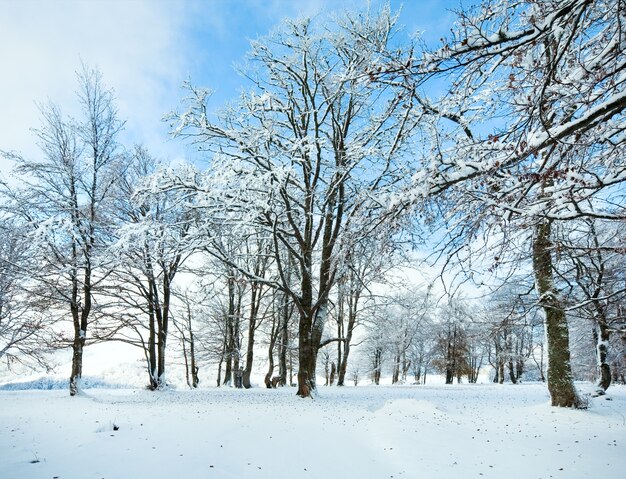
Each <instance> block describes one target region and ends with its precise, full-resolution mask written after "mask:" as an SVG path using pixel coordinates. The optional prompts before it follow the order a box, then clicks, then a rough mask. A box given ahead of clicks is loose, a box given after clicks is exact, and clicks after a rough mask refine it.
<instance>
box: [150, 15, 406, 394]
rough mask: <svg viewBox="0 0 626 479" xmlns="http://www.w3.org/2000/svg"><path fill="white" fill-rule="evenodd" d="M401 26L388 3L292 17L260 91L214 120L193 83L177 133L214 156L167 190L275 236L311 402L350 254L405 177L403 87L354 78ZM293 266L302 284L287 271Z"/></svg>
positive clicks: (264, 49)
mask: <svg viewBox="0 0 626 479" xmlns="http://www.w3.org/2000/svg"><path fill="white" fill-rule="evenodd" d="M394 31H395V18H394V17H392V16H391V14H390V13H389V11H388V9H387V10H384V11H383V12H381V13H380V14H379V15H371V14H369V13H368V14H365V15H358V16H355V17H350V16H347V17H345V18H342V19H340V20H339V21H337V22H336V23H326V24H322V23H321V22H320V21H319V20H317V21H312V20H310V19H304V20H300V21H297V22H286V23H285V24H284V25H283V26H282V28H280V29H279V30H276V31H275V32H274V33H273V34H272V35H271V36H270V37H268V38H266V39H261V40H259V41H255V42H252V50H251V52H250V54H249V58H248V64H249V65H248V69H247V70H246V71H245V75H246V77H247V78H248V79H249V80H250V81H251V83H252V87H251V90H250V91H248V92H246V93H244V94H243V95H242V97H241V98H240V99H239V101H238V102H237V103H236V104H235V105H233V106H232V107H230V108H226V109H225V110H222V111H221V112H219V113H218V114H217V116H214V115H212V113H211V109H210V107H209V105H208V99H209V96H210V95H209V92H208V91H207V90H205V89H199V88H195V87H193V86H191V85H187V88H188V91H189V97H188V98H187V99H186V102H185V103H186V104H185V110H184V111H182V112H179V113H177V114H174V115H172V118H171V120H172V126H173V128H174V133H175V135H176V136H180V137H186V138H188V139H191V140H192V141H193V142H194V143H195V144H196V145H198V147H199V148H200V149H201V150H204V151H207V152H208V153H210V154H212V155H213V157H212V163H211V167H210V168H209V170H208V171H207V172H205V173H204V174H202V175H198V174H197V172H194V171H193V170H192V169H187V173H188V174H186V175H185V174H183V172H177V174H175V175H171V176H170V177H169V178H161V181H160V182H159V183H158V187H159V188H168V189H177V190H178V191H180V192H181V193H182V194H185V195H189V194H197V195H199V196H198V198H199V199H198V200H197V204H198V205H201V207H203V208H204V209H205V211H208V212H209V213H208V214H207V215H206V216H207V217H209V218H211V220H210V221H212V222H218V223H219V222H223V223H230V224H240V225H244V224H247V225H248V226H253V227H254V229H256V230H260V231H262V232H263V234H264V235H266V236H267V237H268V238H269V241H270V243H271V245H272V246H271V254H272V257H273V258H272V260H273V262H274V264H275V267H276V269H277V271H278V278H277V279H275V280H265V282H266V283H267V284H270V285H271V286H273V287H275V288H278V289H280V290H281V291H283V292H284V293H285V294H287V295H288V296H289V297H290V300H291V302H293V304H294V305H295V308H296V310H297V312H298V316H299V323H298V352H299V353H298V354H299V365H298V395H299V396H302V397H307V396H310V395H311V393H312V391H313V390H314V389H315V369H316V360H317V354H318V349H319V348H320V345H321V340H322V335H323V330H324V325H325V323H326V321H327V317H328V309H329V294H330V292H331V290H332V288H333V287H334V286H335V284H336V281H337V266H338V264H339V260H340V258H341V257H343V256H344V255H345V254H347V252H348V251H350V249H351V247H352V245H353V244H356V243H358V242H359V241H360V239H361V238H363V237H365V236H366V235H368V234H370V233H371V232H372V231H373V230H375V229H376V228H380V227H381V225H382V224H384V222H383V221H382V220H383V219H384V218H380V217H378V215H377V212H378V210H379V208H380V205H381V202H382V198H383V197H388V196H389V195H390V193H391V191H393V190H395V188H396V187H397V184H398V183H400V182H402V181H403V180H404V179H406V175H405V173H406V171H407V169H406V165H403V164H402V162H403V161H408V157H407V156H406V155H404V153H405V152H406V147H407V145H408V138H409V136H410V134H411V132H412V130H413V127H414V121H413V120H412V115H411V113H410V110H409V109H407V108H404V106H403V105H404V101H402V100H401V98H402V92H401V91H400V90H399V89H398V88H396V87H394V86H390V85H381V84H377V83H373V82H371V81H369V80H367V81H363V80H362V79H358V78H355V77H354V72H356V71H364V70H369V69H371V68H373V67H374V66H375V65H376V64H377V62H378V59H379V58H380V56H381V52H385V51H388V50H390V49H391V46H390V41H391V37H392V36H393V34H394ZM205 234H206V235H207V236H209V237H210V235H211V234H212V228H211V227H207V228H206V230H205ZM221 259H222V260H223V261H225V262H226V263H227V264H233V262H232V261H230V260H229V258H227V257H223V258H221ZM290 262H293V264H294V265H295V267H296V269H297V282H295V281H294V280H293V276H292V278H291V279H289V278H288V277H287V276H288V275H287V274H286V269H287V265H288V264H289V263H290ZM233 266H236V265H233ZM240 269H241V268H240ZM243 272H244V274H246V275H247V276H248V277H250V278H254V273H253V272H252V271H243Z"/></svg>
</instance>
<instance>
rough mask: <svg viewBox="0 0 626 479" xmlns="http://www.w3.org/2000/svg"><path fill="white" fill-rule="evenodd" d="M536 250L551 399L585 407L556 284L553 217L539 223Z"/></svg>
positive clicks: (534, 246)
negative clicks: (577, 390) (574, 372)
mask: <svg viewBox="0 0 626 479" xmlns="http://www.w3.org/2000/svg"><path fill="white" fill-rule="evenodd" d="M532 250H533V270H534V275H535V286H536V288H537V293H538V295H539V303H540V305H541V306H542V308H543V310H544V313H545V324H546V338H547V342H548V374H547V376H548V378H547V379H548V391H549V392H550V397H551V402H552V405H553V406H560V407H577V408H581V407H584V403H583V402H582V401H581V399H580V398H579V396H578V393H577V392H576V388H575V387H574V381H573V377H572V369H571V364H570V349H569V329H568V326H567V318H566V317H565V310H564V308H563V304H562V303H561V300H560V299H559V297H558V293H557V291H556V288H555V286H554V278H553V266H552V241H551V221H550V220H547V219H545V220H543V221H541V222H540V223H539V224H538V225H537V226H536V228H535V235H534V238H533V245H532Z"/></svg>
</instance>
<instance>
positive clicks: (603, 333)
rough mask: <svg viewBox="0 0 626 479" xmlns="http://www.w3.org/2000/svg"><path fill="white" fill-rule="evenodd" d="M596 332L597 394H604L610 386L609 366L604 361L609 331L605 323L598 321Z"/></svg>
mask: <svg viewBox="0 0 626 479" xmlns="http://www.w3.org/2000/svg"><path fill="white" fill-rule="evenodd" d="M597 330H598V344H597V347H596V351H597V355H598V367H599V369H600V379H599V381H598V390H597V391H596V392H597V393H598V394H604V393H605V392H606V390H607V389H608V388H609V386H610V385H611V366H610V365H609V363H608V362H607V361H606V358H607V356H608V353H609V339H610V337H611V331H610V329H609V328H608V326H607V324H606V321H605V320H603V319H600V320H599V321H598V322H597Z"/></svg>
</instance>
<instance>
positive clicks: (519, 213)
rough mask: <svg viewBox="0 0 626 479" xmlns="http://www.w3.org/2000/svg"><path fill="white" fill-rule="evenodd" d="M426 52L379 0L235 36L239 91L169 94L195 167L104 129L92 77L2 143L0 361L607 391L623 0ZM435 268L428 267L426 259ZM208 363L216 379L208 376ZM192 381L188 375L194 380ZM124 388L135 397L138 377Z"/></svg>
mask: <svg viewBox="0 0 626 479" xmlns="http://www.w3.org/2000/svg"><path fill="white" fill-rule="evenodd" d="M455 14H456V23H455V27H454V28H453V29H452V30H451V32H450V35H449V36H448V37H446V38H442V39H441V42H440V43H439V44H437V45H430V44H427V43H426V42H425V41H423V40H421V39H420V38H419V37H409V36H408V35H407V34H406V32H404V31H403V30H402V29H401V28H400V27H399V25H398V22H397V20H398V16H397V12H394V11H392V9H391V8H390V7H389V6H387V7H383V8H381V9H380V10H376V11H374V10H373V9H371V10H363V11H356V12H345V13H342V14H337V15H334V16H330V15H326V16H317V17H312V18H302V19H298V20H285V21H284V22H283V23H282V24H281V25H279V26H278V27H277V28H276V29H275V30H274V31H273V32H272V33H270V34H268V35H267V36H265V37H261V38H259V39H257V40H253V41H251V42H250V50H249V54H248V57H247V58H246V61H245V64H244V65H243V66H241V67H240V68H241V74H242V76H243V78H245V81H246V88H245V90H244V91H242V93H241V94H240V96H239V97H238V99H237V101H235V102H232V103H228V104H226V105H224V104H214V102H213V101H212V90H211V89H210V87H211V86H210V85H209V86H208V87H205V86H200V85H196V84H195V83H194V82H193V81H192V80H189V81H188V82H186V83H185V84H184V86H183V87H184V94H183V95H182V98H181V101H180V104H179V105H172V108H173V110H172V111H171V112H170V113H168V114H167V115H166V116H165V118H164V121H165V122H166V123H167V124H168V126H169V128H170V133H171V136H172V138H173V139H174V141H181V142H186V143H187V144H189V145H193V147H194V148H195V149H196V150H197V152H198V158H199V160H196V161H189V162H176V163H171V164H168V163H166V162H164V161H163V160H160V159H159V152H158V151H149V150H148V149H147V148H146V147H144V146H143V145H141V144H133V145H131V144H124V143H123V141H122V139H121V137H122V132H123V130H124V127H125V120H124V119H123V118H120V115H119V112H118V108H117V106H116V98H115V93H114V91H113V89H112V88H111V87H110V86H109V85H108V84H107V82H106V80H105V75H106V72H101V71H100V70H99V69H98V68H95V67H93V66H91V65H89V64H88V63H87V62H84V63H82V64H81V66H80V68H79V69H78V72H77V74H76V84H75V85H72V87H73V88H75V89H76V92H77V93H76V97H75V101H76V103H77V104H78V105H79V106H80V112H81V113H80V115H78V116H72V115H69V114H67V113H65V110H66V106H65V105H59V104H56V103H54V102H52V101H49V102H47V103H42V104H41V105H40V113H41V123H40V124H39V125H33V126H34V127H35V128H34V129H33V135H34V141H36V142H37V145H38V147H39V150H40V155H39V156H38V157H36V158H30V157H26V156H24V155H22V154H21V153H20V152H16V151H6V150H3V149H2V148H3V147H2V145H1V144H0V154H2V156H3V157H5V158H7V159H10V160H11V161H12V163H13V164H14V165H15V168H14V170H13V171H12V172H11V174H10V175H6V176H2V177H0V230H1V233H0V359H1V360H2V361H3V363H5V364H6V366H7V367H8V368H11V369H13V370H16V371H25V370H31V369H35V370H43V371H46V370H49V368H50V367H51V363H50V355H51V354H52V353H53V352H55V351H59V350H64V351H67V354H68V356H69V355H70V352H71V362H72V367H71V375H70V377H69V381H68V387H69V391H70V394H71V395H72V396H74V395H80V394H79V393H80V391H81V377H82V370H83V353H84V350H85V348H89V347H90V346H91V345H94V344H96V343H102V342H111V341H115V342H123V343H126V344H128V345H131V346H133V347H136V348H138V349H139V350H140V351H141V354H142V356H143V357H144V358H145V380H146V384H147V385H148V387H149V389H151V390H154V391H161V390H163V389H166V388H167V374H166V373H167V371H168V367H169V365H170V364H171V362H172V361H177V362H181V363H182V364H183V365H184V370H185V381H186V383H187V385H188V386H189V387H190V388H197V387H198V386H199V384H202V385H203V386H205V385H207V384H206V381H205V380H204V378H205V377H207V376H209V374H210V375H211V377H216V381H215V383H214V384H212V385H214V386H231V385H232V386H238V387H240V386H241V387H243V388H246V389H248V388H251V387H252V386H253V385H254V381H252V380H251V376H252V375H254V374H255V373H261V374H262V376H264V384H261V386H262V387H267V388H277V387H284V386H295V387H294V393H296V394H297V395H298V396H300V397H311V396H314V395H315V394H316V390H317V389H318V388H320V387H322V384H325V385H328V386H333V385H336V386H344V385H348V384H352V385H359V384H363V383H367V384H369V383H370V382H371V383H374V384H379V383H380V382H381V379H382V380H383V381H385V380H390V381H391V383H392V384H396V383H397V384H413V383H416V384H420V383H424V382H425V381H426V378H427V377H428V376H432V375H441V376H443V377H444V378H445V383H446V384H452V383H455V382H457V383H460V382H466V383H475V382H477V381H478V380H479V375H483V377H485V378H488V380H489V381H493V382H495V383H503V382H511V383H514V384H515V383H518V382H520V381H543V382H545V383H546V387H547V389H548V391H549V394H550V398H551V404H552V405H553V406H561V407H574V408H585V407H586V406H587V401H588V399H587V398H585V397H584V396H583V395H582V394H580V393H579V391H578V390H577V388H576V386H575V381H577V380H584V381H592V382H594V383H595V385H596V386H595V393H594V394H595V395H604V394H605V393H606V391H607V389H608V388H609V387H610V385H611V384H612V383H622V384H624V383H625V382H626V301H625V300H626V271H625V265H626V262H625V255H626V247H625V244H626V237H625V229H622V228H624V226H625V225H626V161H625V160H624V158H625V154H626V118H625V116H626V115H625V113H626V110H625V109H626V55H625V49H626V28H625V27H624V25H625V24H626V2H625V1H624V0H542V1H537V0H524V1H514V0H483V1H482V2H481V3H480V4H478V5H476V6H473V7H467V8H464V9H463V8H459V9H458V10H457V11H456V12H455ZM433 271H435V273H433ZM209 372H210V373H209ZM201 381H202V382H201ZM138 386H143V385H138Z"/></svg>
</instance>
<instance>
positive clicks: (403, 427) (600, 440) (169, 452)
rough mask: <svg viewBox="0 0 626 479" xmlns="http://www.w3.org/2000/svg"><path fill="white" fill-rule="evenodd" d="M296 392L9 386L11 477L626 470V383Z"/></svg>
mask: <svg viewBox="0 0 626 479" xmlns="http://www.w3.org/2000/svg"><path fill="white" fill-rule="evenodd" d="M582 387H583V388H586V389H588V390H589V391H591V389H592V388H593V386H592V385H591V384H585V385H583V386H582ZM295 391H296V390H295V388H282V389H276V390H268V389H264V388H254V389H250V390H237V389H232V388H219V389H217V388H212V389H205V390H198V391H187V390H184V391H183V390H179V391H177V390H165V391H160V392H151V391H147V390H142V389H134V390H133V389H91V390H87V391H86V392H84V393H83V394H82V395H81V396H79V397H74V398H70V397H69V396H68V393H67V392H66V391H65V390H51V391H42V390H36V391H33V390H30V391H0V402H1V403H2V406H3V407H2V409H1V410H0V477H2V478H7V479H11V478H15V479H17V478H31V479H37V478H47V479H50V478H53V477H58V478H59V479H72V478H81V479H83V478H107V479H110V478H123V477H150V478H152V479H158V478H171V477H207V478H210V477H215V478H230V477H241V478H272V479H277V478H287V477H290V478H291V477H311V478H322V477H358V478H415V477H428V478H451V477H461V476H463V477H469V478H471V477H476V478H478V477H486V478H488V477H493V478H495V477H506V478H511V479H513V478H549V477H556V478H559V477H560V478H568V479H571V478H584V477H604V478H607V479H610V478H617V477H623V471H624V468H626V456H625V455H624V454H623V451H624V445H625V444H626V419H625V415H626V387H624V386H612V387H611V388H610V389H609V391H608V395H607V396H603V397H598V398H591V399H590V401H591V408H590V409H589V410H586V411H580V410H571V409H561V408H553V407H550V405H549V398H548V393H547V390H546V388H545V385H543V384H530V383H529V384H522V385H516V386H513V385H493V384H482V385H452V386H445V385H432V386H429V385H426V386H424V385H419V386H380V387H375V386H359V387H344V388H337V387H323V386H321V387H320V388H319V394H318V395H317V397H316V398H315V399H313V400H310V399H309V400H303V399H300V398H297V397H296V396H295Z"/></svg>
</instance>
